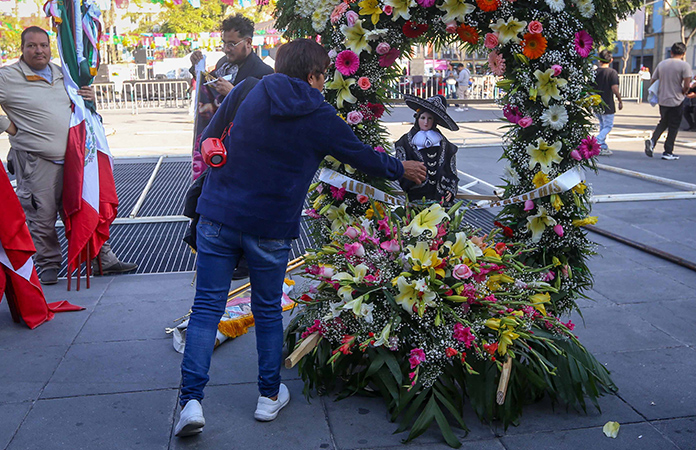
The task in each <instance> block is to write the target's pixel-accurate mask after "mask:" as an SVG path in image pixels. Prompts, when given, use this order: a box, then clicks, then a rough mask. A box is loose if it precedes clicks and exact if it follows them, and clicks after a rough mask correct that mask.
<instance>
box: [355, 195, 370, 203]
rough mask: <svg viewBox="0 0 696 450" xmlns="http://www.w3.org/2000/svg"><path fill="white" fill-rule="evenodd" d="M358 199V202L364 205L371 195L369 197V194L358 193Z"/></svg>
mask: <svg viewBox="0 0 696 450" xmlns="http://www.w3.org/2000/svg"><path fill="white" fill-rule="evenodd" d="M356 200H357V201H358V203H361V204H363V205H364V204H365V203H367V202H369V201H370V197H368V196H367V195H363V194H358V196H357V197H356Z"/></svg>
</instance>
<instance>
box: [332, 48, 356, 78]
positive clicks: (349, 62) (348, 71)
mask: <svg viewBox="0 0 696 450" xmlns="http://www.w3.org/2000/svg"><path fill="white" fill-rule="evenodd" d="M358 67H360V58H359V57H358V55H357V54H356V53H355V52H354V51H353V50H343V51H342V52H341V53H339V54H338V56H336V70H338V71H339V72H341V75H343V76H350V75H353V74H354V73H355V72H357V71H358Z"/></svg>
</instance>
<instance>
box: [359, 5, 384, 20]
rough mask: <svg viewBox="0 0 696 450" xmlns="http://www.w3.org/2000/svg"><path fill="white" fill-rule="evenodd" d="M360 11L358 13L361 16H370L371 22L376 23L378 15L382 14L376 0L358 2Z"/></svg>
mask: <svg viewBox="0 0 696 450" xmlns="http://www.w3.org/2000/svg"><path fill="white" fill-rule="evenodd" d="M358 6H359V7H360V11H359V12H358V14H360V15H361V16H372V24H373V25H377V22H379V16H380V14H382V9H381V8H380V7H379V2H378V1H377V0H362V1H361V2H359V3H358Z"/></svg>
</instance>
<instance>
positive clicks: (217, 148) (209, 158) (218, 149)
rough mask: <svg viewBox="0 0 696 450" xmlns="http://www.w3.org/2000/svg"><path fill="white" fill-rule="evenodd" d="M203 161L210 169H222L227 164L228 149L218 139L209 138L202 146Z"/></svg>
mask: <svg viewBox="0 0 696 450" xmlns="http://www.w3.org/2000/svg"><path fill="white" fill-rule="evenodd" d="M201 154H202V155H203V161H205V163H206V164H207V165H209V166H210V167H222V166H224V165H225V163H226V162H227V149H226V148H225V146H224V145H223V143H222V141H221V140H220V139H218V138H208V139H206V140H205V141H203V144H201Z"/></svg>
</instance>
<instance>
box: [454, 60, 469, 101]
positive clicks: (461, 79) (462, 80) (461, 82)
mask: <svg viewBox="0 0 696 450" xmlns="http://www.w3.org/2000/svg"><path fill="white" fill-rule="evenodd" d="M470 78H471V72H469V69H467V68H466V67H464V64H462V63H459V64H457V98H458V99H462V100H464V109H462V108H461V105H457V108H456V109H455V111H459V112H461V111H468V110H469V102H468V100H469V79H470Z"/></svg>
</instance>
